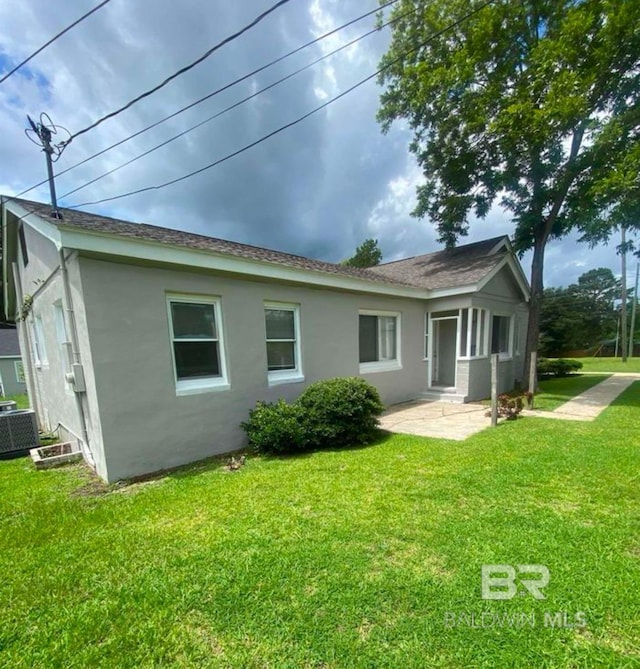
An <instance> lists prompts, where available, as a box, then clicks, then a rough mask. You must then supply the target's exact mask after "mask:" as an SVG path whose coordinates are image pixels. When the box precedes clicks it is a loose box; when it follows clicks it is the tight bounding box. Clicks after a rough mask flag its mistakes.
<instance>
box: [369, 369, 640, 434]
mask: <svg viewBox="0 0 640 669" xmlns="http://www.w3.org/2000/svg"><path fill="white" fill-rule="evenodd" d="M634 381H640V375H638V374H612V375H611V376H610V377H609V378H607V379H604V380H603V381H602V382H601V383H599V384H597V385H595V386H593V387H592V388H589V390H586V391H585V392H584V393H581V394H580V395H576V397H574V398H573V399H571V400H569V401H568V402H565V403H564V404H562V405H561V406H559V407H558V408H557V409H555V410H554V411H537V410H529V409H524V411H523V412H522V416H523V417H524V416H532V417H537V418H552V419H553V418H555V419H560V420H575V421H591V420H595V418H597V417H598V416H599V415H600V413H601V412H602V411H604V409H606V408H607V407H608V406H609V404H611V402H613V400H615V399H616V397H618V395H620V393H622V392H623V391H624V390H626V389H627V388H628V387H629V386H630V385H631V384H632V383H633V382H634ZM487 411H489V407H488V406H486V405H483V404H454V403H449V402H438V401H428V400H423V401H419V400H416V401H415V402H407V403H405V404H398V405H396V406H393V407H391V408H389V409H388V410H387V411H385V412H384V414H382V416H381V418H380V427H382V429H383V430H388V431H389V432H398V433H400V434H415V435H417V436H419V437H436V438H438V439H452V440H453V441H464V440H465V439H467V438H468V437H470V436H471V435H473V434H476V433H477V432H480V431H482V430H484V429H485V428H486V427H489V426H490V425H491V418H489V417H487V416H485V414H486V413H487ZM500 420H501V421H502V420H504V419H500Z"/></svg>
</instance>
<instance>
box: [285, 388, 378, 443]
mask: <svg viewBox="0 0 640 669" xmlns="http://www.w3.org/2000/svg"><path fill="white" fill-rule="evenodd" d="M297 404H298V405H299V406H300V407H302V409H303V411H304V415H305V422H306V428H307V438H308V440H309V443H310V445H312V446H313V447H316V448H317V447H322V446H325V447H326V446H331V447H335V446H348V445H350V444H366V443H367V442H368V441H370V440H371V438H372V436H373V435H374V433H375V431H376V428H377V427H378V416H379V415H380V414H381V413H382V411H383V410H384V406H383V405H382V402H381V401H380V396H379V395H378V391H377V390H376V389H375V388H374V387H373V386H372V385H371V384H370V383H368V382H367V381H365V380H364V379H360V378H357V377H348V378H336V379H327V380H325V381H317V382H316V383H312V384H311V385H310V386H309V387H308V388H307V389H306V390H305V391H304V392H303V393H302V395H300V397H299V398H298V400H297Z"/></svg>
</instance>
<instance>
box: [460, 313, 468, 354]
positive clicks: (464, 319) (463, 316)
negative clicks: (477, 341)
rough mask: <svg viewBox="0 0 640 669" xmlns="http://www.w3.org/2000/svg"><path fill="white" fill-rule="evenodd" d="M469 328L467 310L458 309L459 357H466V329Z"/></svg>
mask: <svg viewBox="0 0 640 669" xmlns="http://www.w3.org/2000/svg"><path fill="white" fill-rule="evenodd" d="M468 329H469V310H468V309H460V357H461V358H466V357H467V340H468V339H469V337H468V335H467V331H468Z"/></svg>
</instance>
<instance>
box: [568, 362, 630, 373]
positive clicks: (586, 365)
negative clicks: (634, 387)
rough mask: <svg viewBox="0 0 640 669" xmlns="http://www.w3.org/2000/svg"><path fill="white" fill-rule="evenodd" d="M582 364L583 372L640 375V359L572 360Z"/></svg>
mask: <svg viewBox="0 0 640 669" xmlns="http://www.w3.org/2000/svg"><path fill="white" fill-rule="evenodd" d="M572 360H579V361H580V362H581V363H582V370H581V371H583V372H635V373H637V374H640V358H629V359H628V360H627V362H622V360H621V359H620V358H572Z"/></svg>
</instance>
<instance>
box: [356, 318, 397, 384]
mask: <svg viewBox="0 0 640 669" xmlns="http://www.w3.org/2000/svg"><path fill="white" fill-rule="evenodd" d="M399 342H400V316H399V314H395V313H389V312H370V311H361V312H360V318H359V345H360V371H361V372H382V371H387V370H390V369H400V350H399V348H400V346H399Z"/></svg>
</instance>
